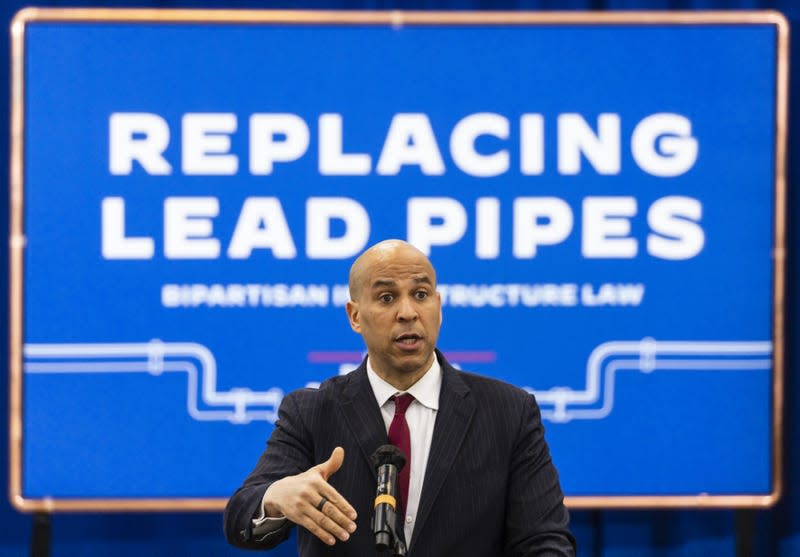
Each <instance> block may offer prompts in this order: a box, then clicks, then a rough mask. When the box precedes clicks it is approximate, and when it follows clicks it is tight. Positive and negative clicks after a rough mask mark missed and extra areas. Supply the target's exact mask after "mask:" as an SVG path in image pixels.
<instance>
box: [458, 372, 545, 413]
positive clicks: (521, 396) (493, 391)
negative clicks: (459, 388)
mask: <svg viewBox="0 0 800 557" xmlns="http://www.w3.org/2000/svg"><path fill="white" fill-rule="evenodd" d="M451 370H452V371H451V372H452V373H454V374H455V377H457V378H458V379H460V380H461V381H462V382H463V383H464V384H465V385H466V386H467V388H468V389H469V390H470V393H472V394H473V395H474V396H476V397H477V398H494V399H502V400H509V401H517V402H519V403H522V404H525V403H530V402H531V400H532V399H533V398H534V397H533V394H532V393H530V392H528V391H526V390H525V389H521V388H520V387H517V386H515V385H512V384H511V383H508V382H506V381H503V380H501V379H497V378H495V377H488V376H486V375H480V374H478V373H475V372H472V371H465V370H460V369H455V368H451Z"/></svg>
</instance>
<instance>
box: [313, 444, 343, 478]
mask: <svg viewBox="0 0 800 557" xmlns="http://www.w3.org/2000/svg"><path fill="white" fill-rule="evenodd" d="M343 462H344V449H343V448H341V447H336V448H335V449H333V452H332V453H331V456H330V458H329V459H328V460H326V461H325V462H322V463H320V464H318V465H317V469H318V470H319V472H320V474H322V478H323V479H324V480H325V481H328V478H330V477H331V476H333V474H334V473H335V472H336V471H337V470H338V469H339V468H341V467H342V463H343Z"/></svg>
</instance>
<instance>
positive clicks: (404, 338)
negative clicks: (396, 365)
mask: <svg viewBox="0 0 800 557" xmlns="http://www.w3.org/2000/svg"><path fill="white" fill-rule="evenodd" d="M421 340H422V337H421V336H420V335H418V334H415V333H403V334H402V335H400V336H398V337H397V338H395V339H394V341H395V342H396V343H398V344H400V345H401V346H408V347H413V346H416V344H417V343H418V342H419V341H421Z"/></svg>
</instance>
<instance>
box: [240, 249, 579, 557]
mask: <svg viewBox="0 0 800 557" xmlns="http://www.w3.org/2000/svg"><path fill="white" fill-rule="evenodd" d="M349 286H350V298H351V299H350V301H349V302H348V303H347V317H348V319H349V322H350V327H351V328H352V329H353V331H355V332H356V333H358V334H360V335H361V336H362V337H363V339H364V343H365V344H366V347H367V357H366V358H365V359H364V361H363V362H362V363H361V365H360V366H359V368H358V369H356V370H355V371H353V372H351V373H349V374H348V375H345V376H339V377H334V378H332V379H329V380H327V381H325V382H324V383H322V385H321V386H320V388H319V389H303V390H300V391H296V392H294V393H291V394H289V395H288V396H286V398H285V399H284V400H283V403H282V404H281V407H280V410H279V419H278V421H277V422H276V424H275V430H274V431H273V433H272V436H271V437H270V440H269V443H268V444H267V450H266V451H265V452H264V454H263V455H262V456H261V459H260V460H259V462H258V464H257V465H256V468H255V469H254V470H253V472H252V473H251V474H250V475H249V476H248V477H247V479H245V481H244V484H243V485H242V487H240V488H239V489H238V490H237V491H236V493H234V495H233V496H232V497H231V498H230V500H229V501H228V505H227V507H226V509H225V533H226V536H227V538H228V540H229V542H230V543H232V544H234V545H237V546H239V547H245V548H250V549H270V548H272V547H275V546H276V545H278V544H279V543H280V542H282V541H284V540H285V539H286V538H287V537H288V535H289V531H290V529H291V527H293V526H295V525H297V526H299V531H298V548H299V554H300V555H301V557H310V556H316V555H340V556H353V557H364V556H368V555H373V554H376V550H375V540H374V536H373V533H372V528H371V526H370V519H371V516H372V506H373V500H374V498H375V489H376V474H375V470H374V468H373V464H372V462H371V460H370V455H372V454H373V452H374V451H375V449H377V448H378V447H379V446H381V445H384V444H386V443H387V442H389V440H390V438H394V439H401V442H400V443H397V442H395V441H394V439H393V442H395V444H400V445H403V444H405V445H406V446H405V451H404V452H408V453H409V454H408V457H409V458H408V461H409V462H408V464H407V466H406V468H405V470H406V472H407V477H406V479H405V481H404V480H403V479H402V478H401V480H400V481H399V483H400V486H401V491H402V493H401V495H402V498H403V504H398V506H399V507H400V509H401V511H402V512H401V519H402V524H398V525H397V529H398V532H399V535H401V536H403V537H404V539H405V542H406V545H407V547H408V555H409V556H410V557H418V556H419V557H423V556H431V557H433V556H441V557H449V556H458V557H461V556H476V557H481V556H486V557H490V556H501V555H507V556H523V555H524V556H529V555H548V556H549V555H554V556H555V555H574V554H575V540H574V538H573V537H572V535H571V534H570V532H569V527H568V526H569V515H568V513H567V510H566V509H565V508H564V504H563V494H562V491H561V487H560V485H559V480H558V474H557V473H556V470H555V468H554V466H553V464H552V461H551V459H550V454H549V451H548V448H547V444H546V443H545V440H544V431H543V428H542V424H541V419H540V414H539V408H538V406H537V405H536V402H535V400H534V399H533V397H532V396H531V395H530V394H528V393H526V392H524V391H522V390H520V389H518V388H516V387H513V386H511V385H508V384H506V383H502V382H500V381H497V380H494V379H489V378H485V377H480V376H477V375H474V374H470V373H466V372H462V371H459V370H456V369H455V368H453V367H452V366H451V365H450V364H449V363H448V362H447V361H446V360H445V358H444V356H442V354H441V353H440V352H439V351H437V350H436V340H437V338H438V335H439V328H440V326H441V323H442V304H441V298H440V296H439V294H438V292H437V291H436V272H435V270H434V268H433V266H432V265H431V262H430V261H429V260H428V258H427V257H426V256H425V255H424V254H423V253H422V252H420V251H419V250H417V249H416V248H414V247H413V246H411V245H410V244H408V243H406V242H403V241H400V240H387V241H384V242H381V243H379V244H376V245H374V246H372V247H370V248H369V249H368V250H366V251H365V252H364V253H363V254H362V255H361V256H360V257H358V259H356V261H355V262H354V263H353V265H352V267H351V269H350V280H349ZM403 395H410V396H403ZM400 407H402V409H401V408H400ZM398 432H400V433H398ZM398 434H399V435H400V437H398ZM403 435H404V436H405V437H403ZM403 439H404V441H403Z"/></svg>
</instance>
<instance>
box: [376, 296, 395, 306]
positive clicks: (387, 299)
mask: <svg viewBox="0 0 800 557" xmlns="http://www.w3.org/2000/svg"><path fill="white" fill-rule="evenodd" d="M378 299H379V300H380V301H381V302H383V303H386V304H388V303H389V302H391V301H392V295H391V294H381V296H380V298H378Z"/></svg>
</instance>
